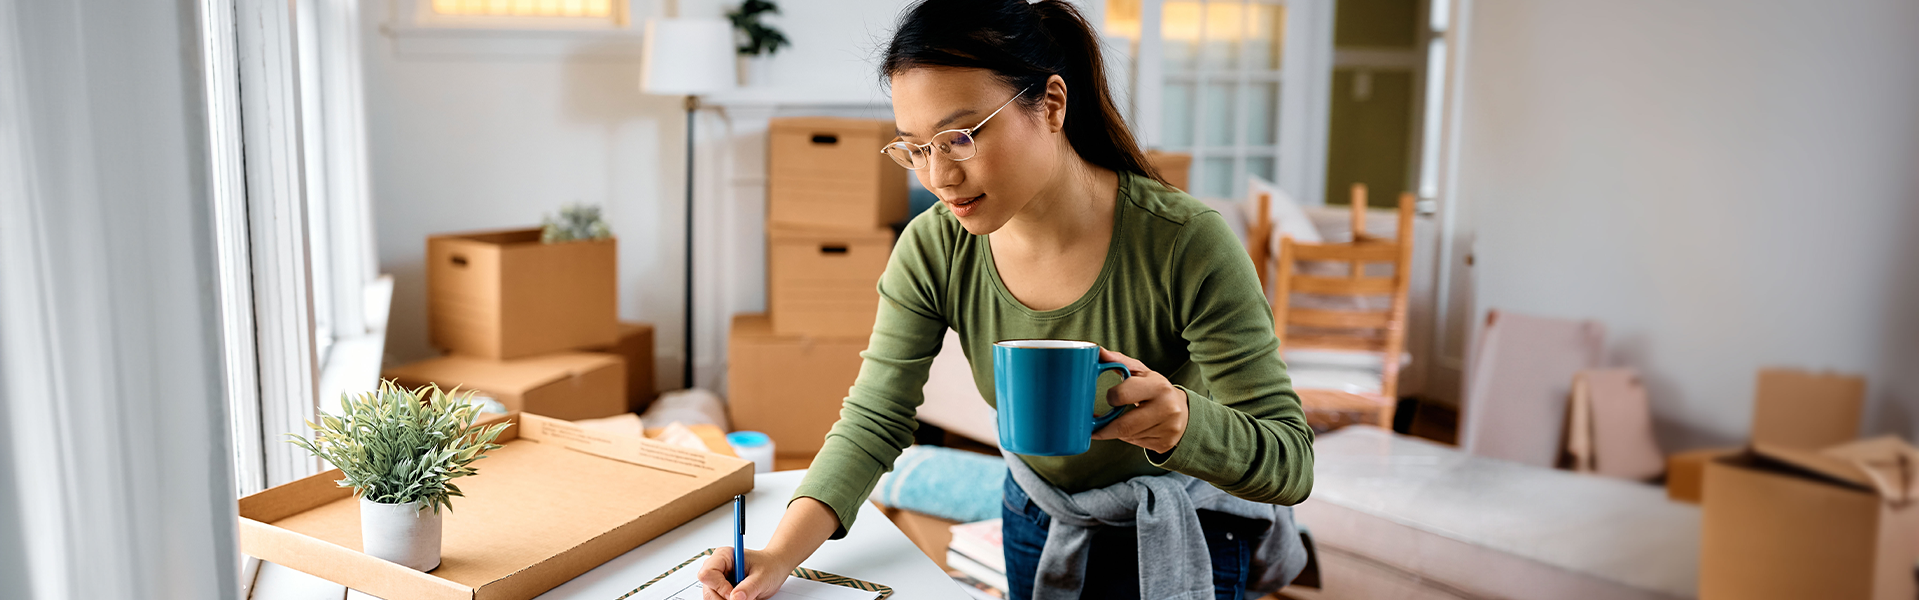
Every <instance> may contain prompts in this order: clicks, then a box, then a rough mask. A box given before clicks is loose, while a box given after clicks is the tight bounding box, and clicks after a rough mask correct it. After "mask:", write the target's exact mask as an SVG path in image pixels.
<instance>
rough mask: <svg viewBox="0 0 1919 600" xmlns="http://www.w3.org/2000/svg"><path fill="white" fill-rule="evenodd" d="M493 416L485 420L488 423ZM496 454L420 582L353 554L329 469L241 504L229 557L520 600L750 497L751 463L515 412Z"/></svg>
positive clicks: (448, 594)
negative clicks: (236, 552) (237, 553)
mask: <svg viewBox="0 0 1919 600" xmlns="http://www.w3.org/2000/svg"><path fill="white" fill-rule="evenodd" d="M497 418H501V417H492V418H489V419H488V420H489V422H490V421H491V420H492V419H497ZM504 418H512V419H514V420H515V423H516V426H514V427H510V428H508V429H507V430H506V433H504V434H502V435H501V439H500V440H499V442H500V443H501V444H503V445H504V446H505V447H503V448H501V449H499V450H495V451H494V452H492V453H489V454H491V456H489V457H488V458H486V459H483V460H480V461H479V462H477V463H475V464H474V466H475V467H477V468H478V469H479V471H480V472H479V473H478V474H477V475H474V476H472V477H468V478H462V479H460V480H458V483H459V485H460V486H461V487H462V488H464V491H465V492H466V495H465V497H461V498H455V499H454V500H453V510H452V511H450V512H445V513H442V514H444V515H445V517H444V518H445V519H446V521H445V523H444V527H445V529H444V533H443V535H444V539H445V540H446V542H445V545H444V546H443V547H442V559H443V561H442V563H441V565H440V568H438V569H436V570H434V571H432V572H428V573H422V572H419V571H414V570H412V569H409V568H406V567H403V566H400V565H397V564H394V563H391V562H387V561H384V560H380V559H377V558H373V557H372V556H369V555H367V554H364V553H362V552H360V551H359V550H358V549H357V548H358V547H359V542H360V529H359V522H358V518H357V515H358V501H357V500H356V499H355V498H354V497H353V495H352V494H353V493H352V490H350V489H348V488H341V487H338V486H337V485H336V484H335V483H334V482H335V480H338V479H339V478H340V472H339V471H338V470H333V471H328V472H325V473H320V474H318V475H314V476H311V477H306V478H303V479H299V480H295V481H293V482H290V483H287V484H284V485H280V486H276V487H274V488H270V489H267V490H265V491H262V492H259V493H255V494H253V495H250V496H247V497H244V498H241V499H240V500H239V513H240V515H239V516H240V521H241V523H240V525H241V527H240V529H241V531H240V543H241V550H242V551H243V552H246V553H247V554H249V555H252V556H256V557H259V558H261V559H264V560H270V561H274V562H276V563H278V564H281V565H282V566H286V567H289V568H293V569H296V570H299V571H303V572H306V573H308V574H311V575H314V576H317V577H320V578H322V579H326V580H329V581H332V582H335V583H339V584H342V585H346V586H348V587H351V588H353V589H357V590H361V591H365V592H368V593H373V594H375V595H378V596H381V597H386V598H427V599H448V600H450V599H455V598H458V599H466V600H487V599H526V598H532V597H533V596H536V595H538V594H540V593H541V592H544V591H546V590H549V589H552V588H554V587H556V586H558V585H560V584H562V583H565V582H566V581H567V580H569V579H572V578H573V577H576V576H578V575H579V574H581V573H585V572H586V571H588V570H591V569H592V568H593V567H595V566H598V565H599V564H602V563H604V562H605V561H606V560H610V559H612V558H614V557H616V556H618V555H619V554H621V553H624V552H626V551H627V550H629V549H631V548H633V547H637V546H639V545H640V544H642V543H644V542H645V541H646V540H649V539H652V538H653V537H655V536H657V535H660V534H663V533H665V532H666V531H669V530H671V529H673V528H674V527H677V526H678V525H680V524H682V523H684V522H686V521H688V520H691V519H693V518H696V517H698V516H699V515H701V514H704V513H706V512H707V511H708V510H711V509H713V508H716V507H718V506H722V505H723V504H724V503H725V502H726V500H728V499H731V498H732V497H733V495H735V494H741V493H745V492H747V491H750V490H752V488H753V463H752V462H751V461H747V460H743V459H739V458H735V457H731V456H725V455H719V454H714V453H710V452H700V451H696V450H689V449H686V448H681V447H678V446H674V445H671V444H665V443H662V442H657V441H653V440H648V439H645V438H641V437H636V436H628V435H618V434H612V433H606V432H602V431H595V430H589V429H586V428H584V427H580V426H578V425H575V424H573V423H568V422H565V421H559V420H556V419H548V418H545V417H541V416H538V415H533V414H526V413H514V414H512V415H507V416H506V417H504Z"/></svg>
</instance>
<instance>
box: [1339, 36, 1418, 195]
mask: <svg viewBox="0 0 1919 600" xmlns="http://www.w3.org/2000/svg"><path fill="white" fill-rule="evenodd" d="M1419 30H1420V23H1419V0H1338V11H1337V13H1336V15H1335V17H1334V24H1333V46H1334V49H1335V50H1341V49H1367V50H1400V51H1411V52H1419V50H1420V48H1419ZM1362 71H1363V72H1364V73H1365V75H1364V76H1362ZM1363 78H1370V80H1371V81H1370V86H1369V88H1370V89H1369V90H1366V92H1367V93H1365V94H1359V93H1357V92H1358V91H1359V90H1357V89H1356V87H1357V82H1358V81H1359V80H1361V79H1363ZM1414 83H1415V81H1414V71H1413V70H1412V69H1407V68H1368V69H1359V68H1347V67H1335V68H1334V69H1333V86H1332V98H1331V106H1330V109H1331V111H1330V112H1331V115H1330V121H1331V122H1330V124H1329V126H1328V127H1327V140H1326V203H1327V204H1346V203H1347V201H1348V198H1350V197H1351V191H1350V189H1351V187H1352V184H1353V183H1356V182H1358V183H1365V184H1366V187H1367V188H1368V189H1369V190H1370V196H1371V199H1370V201H1369V204H1371V205H1373V206H1390V203H1391V202H1392V201H1393V200H1392V199H1393V198H1396V197H1398V195H1399V193H1400V192H1402V191H1410V190H1412V189H1413V186H1414V182H1413V181H1411V180H1410V177H1411V173H1412V159H1413V157H1412V155H1411V152H1412V150H1411V148H1412V140H1413V134H1414V130H1413V119H1412V117H1413V110H1414V108H1415V107H1416V106H1417V104H1418V102H1419V90H1418V89H1417V88H1416V87H1414Z"/></svg>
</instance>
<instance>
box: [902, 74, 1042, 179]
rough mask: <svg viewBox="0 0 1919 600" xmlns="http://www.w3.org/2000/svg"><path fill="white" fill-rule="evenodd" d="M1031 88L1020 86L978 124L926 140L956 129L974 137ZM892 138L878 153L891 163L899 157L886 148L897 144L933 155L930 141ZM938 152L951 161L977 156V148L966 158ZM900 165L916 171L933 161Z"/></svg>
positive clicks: (942, 132)
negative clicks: (919, 164)
mask: <svg viewBox="0 0 1919 600" xmlns="http://www.w3.org/2000/svg"><path fill="white" fill-rule="evenodd" d="M1031 89H1033V86H1030V85H1029V86H1026V87H1024V88H1020V91H1019V93H1017V94H1013V97H1012V98H1008V99H1007V100H1006V103H1005V104H1001V105H999V108H996V109H993V114H990V115H986V118H984V119H980V120H979V123H978V124H976V125H973V126H972V127H967V128H963V129H947V130H944V131H941V132H939V133H935V134H933V135H932V136H930V137H928V138H926V139H928V140H931V139H933V138H937V137H939V136H942V135H946V134H948V133H952V132H955V131H957V132H960V133H962V134H965V135H966V137H969V138H970V137H974V136H973V133H974V132H977V131H979V129H980V128H981V127H985V126H986V122H987V121H991V120H993V117H996V116H999V113H1000V111H1003V110H1006V107H1008V106H1012V105H1013V101H1014V100H1018V99H1019V97H1020V96H1024V95H1026V92H1027V91H1028V90H1031ZM893 140H894V141H892V142H889V143H887V144H886V145H885V146H880V154H885V155H886V157H887V158H892V159H893V163H894V164H899V159H898V158H894V156H893V155H892V154H889V153H887V150H890V149H892V148H893V147H894V146H898V145H905V146H907V147H909V148H919V149H921V150H924V151H925V152H926V155H927V156H929V157H930V156H932V155H933V150H932V148H933V142H931V141H928V142H926V143H924V144H915V143H912V142H909V141H906V140H905V139H904V138H899V137H895V138H893ZM974 141H975V143H977V141H978V140H977V139H975V140H974ZM940 154H945V155H947V159H948V160H951V161H953V162H966V161H969V160H973V158H974V157H977V156H979V151H977V150H975V151H974V152H973V156H968V157H966V158H952V153H951V152H946V151H941V152H940ZM900 166H901V167H905V168H906V170H908V171H918V170H920V169H925V168H926V167H930V166H933V161H932V160H931V159H929V160H927V161H926V167H919V168H917V169H916V168H913V167H911V166H908V165H900Z"/></svg>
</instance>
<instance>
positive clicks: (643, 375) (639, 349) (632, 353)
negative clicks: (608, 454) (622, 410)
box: [586, 321, 659, 413]
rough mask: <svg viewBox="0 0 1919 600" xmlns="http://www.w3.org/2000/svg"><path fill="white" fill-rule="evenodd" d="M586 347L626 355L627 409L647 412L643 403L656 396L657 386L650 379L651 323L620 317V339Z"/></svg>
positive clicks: (657, 393) (646, 403) (651, 373)
mask: <svg viewBox="0 0 1919 600" xmlns="http://www.w3.org/2000/svg"><path fill="white" fill-rule="evenodd" d="M586 350H587V351H588V352H604V353H607V354H617V355H619V356H620V358H623V359H626V410H627V412H635V413H639V412H646V407H647V406H648V405H650V404H652V403H653V399H654V398H656V397H658V396H659V388H658V387H656V386H655V384H654V383H653V324H651V323H628V322H624V321H622V322H621V323H620V339H619V341H616V342H613V344H612V345H608V346H597V347H592V348H586Z"/></svg>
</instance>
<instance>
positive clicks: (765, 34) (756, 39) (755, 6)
mask: <svg viewBox="0 0 1919 600" xmlns="http://www.w3.org/2000/svg"><path fill="white" fill-rule="evenodd" d="M768 14H774V15H777V14H780V7H779V5H777V4H774V3H772V2H771V1H770V0H746V1H745V2H742V3H740V7H739V8H736V9H733V10H732V11H729V12H727V13H726V18H728V19H731V20H732V21H733V29H734V30H736V31H738V32H739V34H740V35H739V38H740V46H739V52H740V55H741V56H759V55H761V54H766V55H772V54H773V53H775V52H779V51H780V48H784V47H786V46H789V45H792V43H791V42H788V41H787V40H786V34H784V33H781V32H780V30H778V29H774V28H773V26H772V25H767V24H766V23H762V22H760V17H762V16H765V15H768Z"/></svg>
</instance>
